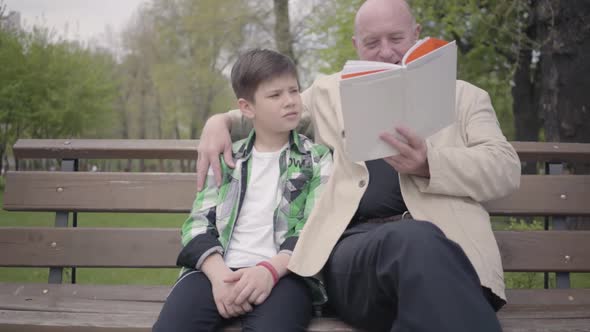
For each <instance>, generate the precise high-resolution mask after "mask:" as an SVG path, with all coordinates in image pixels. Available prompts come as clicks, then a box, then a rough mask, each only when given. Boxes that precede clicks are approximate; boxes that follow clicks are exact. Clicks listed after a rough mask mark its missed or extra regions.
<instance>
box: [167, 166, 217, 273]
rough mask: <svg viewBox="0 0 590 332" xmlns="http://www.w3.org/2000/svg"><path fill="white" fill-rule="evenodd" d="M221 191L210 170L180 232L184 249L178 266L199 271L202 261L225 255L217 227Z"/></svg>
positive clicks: (177, 263)
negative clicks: (219, 192)
mask: <svg viewBox="0 0 590 332" xmlns="http://www.w3.org/2000/svg"><path fill="white" fill-rule="evenodd" d="M217 194H218V188H217V186H216V185H215V177H214V175H213V170H212V169H211V168H209V171H208V172H207V180H206V183H205V188H204V189H203V190H202V191H201V192H199V193H197V197H196V198H195V201H194V203H193V207H192V209H191V213H190V215H189V217H188V218H187V219H186V221H185V222H184V224H183V225H182V229H181V242H182V246H183V248H182V250H181V251H180V254H179V255H178V258H177V260H176V265H178V266H183V267H187V268H192V269H197V270H200V268H201V265H202V264H203V261H205V258H207V257H208V256H209V255H211V254H214V253H216V252H218V253H220V254H222V253H223V247H222V246H221V243H220V242H219V240H218V237H219V233H218V232H217V227H216V225H215V219H216V215H215V208H216V205H217Z"/></svg>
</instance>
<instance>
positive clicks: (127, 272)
mask: <svg viewBox="0 0 590 332" xmlns="http://www.w3.org/2000/svg"><path fill="white" fill-rule="evenodd" d="M2 198H3V194H2V192H0V204H1V203H2ZM54 218H55V214H53V213H42V212H7V211H4V210H0V227H11V226H19V227H29V226H47V227H52V226H53V223H54ZM184 218H186V215H184V214H155V213H150V214H123V213H79V214H78V226H79V227H176V228H179V227H180V225H181V224H182V222H183V221H184ZM493 225H494V229H496V230H500V229H502V230H505V229H513V230H523V231H525V230H530V229H542V226H541V225H542V224H541V223H540V222H538V221H537V222H535V223H533V224H530V223H523V222H515V221H514V220H512V222H508V221H506V220H504V219H500V218H494V223H493ZM0 231H1V229H0ZM47 275H48V269H46V268H2V267H0V282H46V281H47ZM64 275H65V277H64V279H65V280H69V278H70V275H71V271H70V270H69V269H66V270H65V272H64ZM177 276H178V269H103V268H100V269H98V268H97V269H90V268H84V269H77V271H76V277H77V282H78V283H81V284H143V285H169V284H172V283H173V282H174V280H175V279H176V277H177ZM550 276H551V277H550V284H551V285H554V284H555V275H554V274H550ZM571 279H572V287H575V288H590V274H588V273H574V274H572V277H571ZM506 285H507V287H509V288H542V287H543V274H542V273H514V272H512V273H506Z"/></svg>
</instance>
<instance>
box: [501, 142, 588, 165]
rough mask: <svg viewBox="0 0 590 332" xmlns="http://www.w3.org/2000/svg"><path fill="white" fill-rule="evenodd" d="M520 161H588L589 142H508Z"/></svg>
mask: <svg viewBox="0 0 590 332" xmlns="http://www.w3.org/2000/svg"><path fill="white" fill-rule="evenodd" d="M510 143H511V144H512V146H514V149H515V150H516V152H517V153H518V156H519V158H520V160H522V161H561V162H583V163H590V144H588V143H555V142H510Z"/></svg>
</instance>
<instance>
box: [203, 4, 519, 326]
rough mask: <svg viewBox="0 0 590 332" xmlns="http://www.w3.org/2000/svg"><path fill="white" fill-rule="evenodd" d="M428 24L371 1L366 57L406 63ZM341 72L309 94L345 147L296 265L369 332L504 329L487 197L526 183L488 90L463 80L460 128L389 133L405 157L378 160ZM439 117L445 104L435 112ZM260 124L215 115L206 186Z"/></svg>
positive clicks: (338, 145)
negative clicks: (365, 156) (350, 105)
mask: <svg viewBox="0 0 590 332" xmlns="http://www.w3.org/2000/svg"><path fill="white" fill-rule="evenodd" d="M419 34H420V25H419V24H417V23H416V22H415V19H414V17H413V15H412V13H411V10H410V7H409V6H408V4H407V3H406V2H405V1H403V0H368V1H366V2H365V3H364V4H363V5H362V6H361V8H360V9H359V11H358V13H357V15H356V19H355V34H354V36H353V37H352V42H353V45H354V47H355V48H356V50H357V54H358V56H359V58H360V59H361V60H374V61H383V62H389V63H399V62H400V61H401V59H402V57H403V55H404V53H405V52H406V51H407V50H408V49H409V48H410V47H411V46H412V45H413V44H414V43H415V42H416V40H417V39H418V36H419ZM338 84H339V75H338V74H335V75H331V76H326V77H322V78H319V79H317V80H316V81H315V82H314V83H313V85H312V86H311V87H310V88H309V89H307V91H305V92H304V104H305V109H306V118H305V120H306V121H303V128H300V129H302V130H303V131H304V132H305V130H307V132H308V133H309V132H310V131H312V130H313V133H314V137H315V140H316V141H317V142H319V143H322V144H325V145H327V146H329V147H330V148H331V149H332V151H333V154H334V166H333V174H332V177H331V178H330V180H329V181H328V183H327V186H326V189H325V192H324V195H322V197H321V198H319V200H318V202H317V205H316V209H314V211H313V212H312V213H311V215H310V217H309V219H308V222H307V225H306V227H305V229H304V230H303V232H302V234H301V237H300V238H299V242H298V243H297V247H296V249H295V251H294V252H293V255H292V258H291V260H290V264H289V269H290V270H292V271H293V272H295V273H298V274H300V275H303V276H310V275H314V274H317V273H320V272H322V273H323V277H324V281H325V285H326V289H327V294H328V298H329V303H330V305H331V306H332V308H333V309H334V310H335V311H336V313H337V314H338V315H339V316H340V317H341V318H342V319H343V320H345V321H346V322H348V323H350V324H352V325H353V326H356V327H360V328H364V329H367V330H369V331H453V332H457V331H500V330H501V328H500V325H499V322H498V320H497V318H496V315H495V310H496V311H497V310H498V309H499V308H500V307H501V306H502V305H503V304H504V303H505V298H506V297H505V294H504V281H503V270H502V262H501V259H500V254H499V250H498V246H497V243H496V241H495V239H494V235H493V232H492V229H491V225H490V218H489V214H488V213H487V212H486V211H485V209H484V208H483V207H482V205H481V202H484V201H487V200H492V199H496V198H499V197H502V196H505V195H507V194H509V193H510V192H511V191H512V190H514V189H516V188H517V187H518V186H519V183H520V163H519V160H518V156H517V155H516V153H515V151H514V149H513V148H512V146H511V145H510V144H509V143H508V142H507V141H506V138H505V137H504V135H503V134H502V132H501V130H500V128H499V126H498V121H497V118H496V115H495V113H494V110H493V108H492V105H491V102H490V98H489V96H488V94H487V93H486V92H485V91H483V90H481V89H479V88H477V87H475V86H473V85H471V84H469V83H466V82H462V81H457V83H456V84H457V85H456V101H457V102H456V114H457V118H456V123H454V124H453V125H451V126H449V127H447V128H445V129H443V130H442V131H440V132H439V133H437V134H435V135H434V136H432V137H430V138H428V139H427V140H424V139H422V138H420V137H418V136H416V135H415V134H414V133H413V131H412V128H392V131H393V130H396V131H397V132H398V133H399V134H400V135H401V136H403V137H404V138H405V142H402V141H401V140H397V139H396V138H395V137H394V135H392V133H383V135H382V139H383V140H384V141H386V142H388V143H389V144H391V145H392V146H394V147H395V148H396V149H397V150H398V151H400V154H399V155H397V156H394V157H389V158H384V159H380V160H373V161H368V162H365V163H363V162H352V161H350V159H349V158H348V157H347V154H346V151H345V149H344V146H345V140H346V138H345V132H344V130H343V128H344V126H343V123H342V111H341V108H340V95H339V88H338ZM430 111H431V112H436V111H437V110H436V109H433V110H430ZM248 129H249V125H248V123H247V122H245V121H244V120H243V119H242V118H241V117H240V116H239V113H237V112H234V111H232V112H229V113H225V114H220V115H216V116H214V117H212V118H211V119H210V120H209V121H208V122H207V124H206V126H205V128H204V130H203V134H202V136H201V144H200V146H199V161H198V178H199V180H198V181H199V183H198V186H199V187H201V186H202V183H203V181H204V176H205V174H206V171H207V169H208V168H209V164H210V163H211V167H213V169H214V170H216V173H217V174H220V172H219V170H218V168H219V165H218V163H219V162H218V161H217V158H218V155H219V154H220V153H222V152H223V153H224V155H225V159H226V160H227V162H228V164H231V162H232V161H231V154H230V153H228V152H229V147H230V145H231V141H230V136H229V130H231V132H232V134H233V135H234V136H240V135H244V133H246V132H247V130H248Z"/></svg>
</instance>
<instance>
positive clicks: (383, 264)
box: [324, 220, 501, 332]
mask: <svg viewBox="0 0 590 332" xmlns="http://www.w3.org/2000/svg"><path fill="white" fill-rule="evenodd" d="M324 277H325V282H326V287H327V291H328V297H329V299H330V300H329V301H330V305H331V307H332V310H334V311H335V312H336V314H337V315H338V316H339V317H340V318H341V319H342V320H344V321H346V322H347V323H349V324H351V325H353V326H356V327H359V328H362V329H365V330H367V331H371V332H373V331H375V332H377V331H391V332H402V331H404V332H405V331H411V332H426V331H437V332H440V331H450V332H461V331H465V332H473V331H478V332H497V331H501V327H500V324H499V322H498V319H497V317H496V313H495V310H494V308H493V305H491V303H490V302H488V299H486V295H485V294H484V292H483V291H482V287H481V285H480V281H479V278H478V277H477V274H476V272H475V269H474V268H473V266H472V265H471V263H470V262H469V260H468V259H467V256H466V255H465V253H464V252H463V250H462V249H461V248H460V247H459V245H457V244H456V243H455V242H453V241H451V240H449V239H448V238H447V237H446V236H445V235H444V234H443V233H442V232H441V231H440V229H439V228H438V227H436V226H435V225H434V224H432V223H429V222H424V221H416V220H404V221H398V222H390V223H385V224H355V225H354V226H352V227H350V228H349V229H347V230H346V231H345V233H344V234H343V237H342V239H341V240H340V241H339V242H338V244H337V245H336V247H335V248H334V250H333V251H332V254H331V256H330V258H329V260H328V263H327V265H326V267H325V269H324ZM492 296H493V294H492ZM497 299H498V300H500V299H499V298H497ZM500 301H501V300H500Z"/></svg>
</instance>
